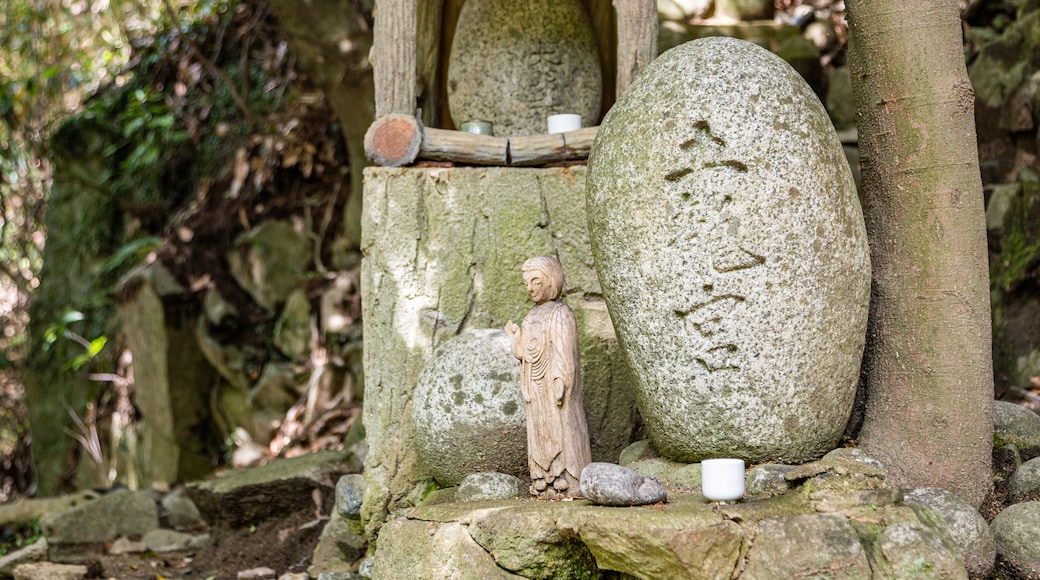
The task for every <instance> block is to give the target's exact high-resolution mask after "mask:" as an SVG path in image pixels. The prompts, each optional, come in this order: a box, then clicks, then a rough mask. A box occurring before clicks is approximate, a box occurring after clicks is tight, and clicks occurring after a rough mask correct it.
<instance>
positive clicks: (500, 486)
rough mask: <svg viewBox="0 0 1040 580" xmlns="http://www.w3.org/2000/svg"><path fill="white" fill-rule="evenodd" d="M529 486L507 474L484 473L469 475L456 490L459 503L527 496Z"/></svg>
mask: <svg viewBox="0 0 1040 580" xmlns="http://www.w3.org/2000/svg"><path fill="white" fill-rule="evenodd" d="M527 493H528V489H527V485H526V484H525V483H524V482H522V481H520V478H519V477H516V476H514V475H509V474H507V473H495V472H483V473H471V474H469V475H467V476H466V477H465V478H464V479H463V480H462V483H460V484H459V488H458V489H457V490H455V499H456V500H458V501H480V500H486V499H509V498H511V497H520V496H522V495H527Z"/></svg>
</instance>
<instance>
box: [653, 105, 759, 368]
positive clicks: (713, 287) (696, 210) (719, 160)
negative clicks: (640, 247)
mask: <svg viewBox="0 0 1040 580" xmlns="http://www.w3.org/2000/svg"><path fill="white" fill-rule="evenodd" d="M678 148H679V150H680V152H681V153H680V159H681V160H682V164H681V166H680V167H677V168H675V169H672V170H671V171H668V172H667V173H666V174H665V176H664V179H665V182H666V190H667V191H666V197H665V199H666V202H667V206H668V214H669V219H670V220H671V222H672V224H673V231H674V232H675V234H674V236H673V237H672V239H671V240H669V245H678V246H679V247H680V248H681V249H682V250H683V253H684V254H685V255H687V256H690V257H691V263H689V264H688V266H689V268H690V272H689V276H688V277H685V278H684V280H682V281H680V282H679V284H680V286H682V287H685V289H686V291H685V292H684V295H685V299H684V300H683V302H682V303H681V304H677V305H676V306H675V308H674V312H675V313H676V315H678V316H679V318H680V319H681V321H682V323H683V324H684V325H685V327H686V330H687V333H686V334H687V335H688V336H689V337H690V338H691V339H692V340H693V343H694V344H693V347H694V352H695V357H696V360H697V362H699V363H700V364H701V365H702V366H703V367H704V368H705V369H707V370H708V371H709V372H718V371H727V370H738V369H739V368H740V366H739V357H738V353H739V352H740V347H739V345H738V344H737V343H736V340H734V338H733V336H732V334H731V333H730V332H728V331H727V325H726V324H725V322H726V318H727V317H729V316H730V315H731V314H732V313H733V312H734V311H735V310H736V309H737V308H740V307H741V306H742V305H743V304H744V303H745V302H746V300H747V299H746V297H745V296H744V294H743V292H741V291H740V289H739V288H736V287H735V284H732V283H730V282H731V280H730V278H732V275H733V274H735V273H738V272H740V271H742V270H747V269H750V268H755V267H758V266H761V265H762V264H764V263H765V257H764V256H761V255H759V254H757V253H755V252H754V251H752V250H749V249H748V248H746V247H744V246H743V245H742V244H741V239H740V237H739V230H740V216H739V215H737V213H736V211H735V209H734V203H733V197H732V195H731V194H728V193H720V192H717V191H712V190H698V189H697V187H696V183H698V182H699V180H696V179H694V178H695V177H698V176H700V174H701V172H704V171H713V172H714V171H726V172H735V173H736V174H737V175H741V174H745V173H747V172H748V166H747V164H745V163H744V162H742V161H740V160H738V159H732V158H730V157H728V156H727V146H726V141H725V139H723V138H722V137H720V136H718V135H715V134H714V133H712V131H711V127H710V125H709V124H708V122H707V121H698V122H696V123H694V124H693V125H692V127H691V129H690V136H689V138H688V139H686V140H685V141H683V142H682V143H681V144H680V145H679V147H678Z"/></svg>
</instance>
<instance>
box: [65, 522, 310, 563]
mask: <svg viewBox="0 0 1040 580" xmlns="http://www.w3.org/2000/svg"><path fill="white" fill-rule="evenodd" d="M326 522H327V520H324V519H323V520H316V519H314V513H313V512H311V513H294V514H287V515H286V516H285V517H284V518H279V519H275V520H269V521H267V522H265V523H262V524H259V525H256V526H255V527H250V528H240V529H228V528H215V529H211V530H209V534H210V543H209V544H208V545H207V546H206V547H205V548H203V549H201V550H196V551H179V552H165V553H162V554H157V553H155V552H145V553H140V554H122V555H110V554H107V553H105V550H106V546H100V545H92V546H77V547H75V548H63V549H62V550H61V551H60V552H59V553H58V554H55V555H56V556H58V557H55V558H53V560H55V561H61V562H63V563H70V564H81V565H85V566H87V567H88V570H89V572H88V575H87V577H88V578H106V579H107V578H115V579H118V580H180V579H185V580H187V579H209V578H212V579H214V580H223V579H232V580H234V579H235V578H237V576H238V573H239V572H241V571H244V570H251V569H254V568H261V567H266V568H270V569H272V570H274V571H275V573H276V574H277V575H279V576H280V575H282V574H285V573H287V572H293V573H300V572H306V571H307V568H308V567H309V566H310V565H311V554H312V553H313V552H314V547H315V545H317V543H318V538H319V537H320V536H321V532H322V530H323V529H324V527H325V523H326Z"/></svg>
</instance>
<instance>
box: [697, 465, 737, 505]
mask: <svg viewBox="0 0 1040 580" xmlns="http://www.w3.org/2000/svg"><path fill="white" fill-rule="evenodd" d="M701 494H702V495H704V497H706V498H708V499H710V500H712V501H732V500H736V499H740V498H742V497H744V460H743V459H729V458H726V459H705V460H704V461H701Z"/></svg>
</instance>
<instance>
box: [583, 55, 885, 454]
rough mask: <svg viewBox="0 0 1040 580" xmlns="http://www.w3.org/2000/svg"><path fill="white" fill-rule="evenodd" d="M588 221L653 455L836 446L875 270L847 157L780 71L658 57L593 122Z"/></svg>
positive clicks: (809, 97) (703, 58) (772, 62)
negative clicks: (597, 121) (655, 452)
mask: <svg viewBox="0 0 1040 580" xmlns="http://www.w3.org/2000/svg"><path fill="white" fill-rule="evenodd" d="M585 205H586V208H587V212H588V223H589V237H590V241H591V245H592V250H593V257H594V259H595V262H596V266H597V270H598V272H599V279H600V283H601V285H602V289H603V296H604V299H605V300H606V303H607V306H608V308H609V310H610V313H611V317H612V319H613V322H614V327H615V329H616V331H617V334H618V338H619V341H620V343H621V344H622V345H624V347H625V348H624V350H625V355H626V357H627V360H628V362H629V363H630V366H631V368H632V370H633V371H634V374H635V375H636V387H637V389H638V390H639V391H640V397H639V401H640V412H641V413H642V415H643V418H644V420H645V422H646V425H647V428H648V430H649V433H650V438H651V440H652V441H653V444H654V447H655V448H656V449H657V450H658V451H660V453H661V454H662V455H664V456H665V457H668V458H670V459H673V460H677V461H684V462H695V461H699V460H700V459H703V458H708V457H739V458H742V459H744V460H745V461H747V462H749V463H762V462H770V461H772V462H781V463H801V462H804V461H807V460H810V459H813V458H815V457H819V456H820V455H822V454H823V453H825V452H826V451H829V450H831V449H833V448H834V447H835V446H836V444H837V442H838V440H839V439H840V437H841V435H842V432H843V430H844V428H845V425H846V423H847V421H848V418H849V414H850V412H851V408H852V403H853V399H854V397H855V393H856V387H857V383H858V380H859V364H860V359H861V357H862V353H863V345H864V341H865V332H866V321H867V306H868V301H869V291H870V258H869V252H868V248H867V240H866V229H865V227H864V223H863V215H862V211H861V208H860V205H859V202H858V200H857V197H856V190H855V185H854V183H853V179H852V174H851V171H850V170H849V166H848V163H847V162H846V161H845V158H844V153H843V151H842V147H841V143H840V142H839V141H838V137H837V135H836V134H835V132H834V129H833V127H832V125H831V123H830V120H829V119H828V117H827V113H826V111H824V109H823V106H822V105H821V104H820V102H819V99H818V98H817V97H816V96H815V95H814V94H813V92H812V90H811V89H810V88H809V87H808V86H807V85H806V84H805V82H804V81H803V80H802V79H801V78H800V77H799V76H798V74H797V73H796V72H795V71H794V70H793V69H792V68H791V67H790V66H788V65H787V64H786V63H784V62H783V61H782V60H781V59H780V58H778V57H776V56H775V55H773V54H771V53H769V52H768V51H766V50H764V49H761V48H758V47H757V46H755V45H753V44H751V43H747V42H743V41H738V40H734V39H726V38H706V39H701V40H697V41H693V42H690V43H687V44H684V45H682V46H680V47H677V48H675V49H672V50H670V51H668V52H667V53H665V54H663V55H661V56H660V57H659V58H658V59H657V60H655V61H653V62H652V63H651V64H650V65H649V66H648V67H647V69H646V70H645V71H644V72H643V74H642V75H641V76H640V77H639V79H637V80H636V82H635V83H634V84H633V85H632V86H631V87H630V88H629V90H628V91H627V92H626V93H625V94H624V95H622V97H621V98H620V99H619V100H618V102H617V103H616V104H615V105H614V107H613V108H612V109H611V111H610V112H609V113H608V114H607V117H606V118H605V119H604V121H603V123H602V125H601V127H600V130H599V133H598V135H597V137H596V140H595V142H594V144H593V147H592V152H591V156H590V159H589V176H588V181H587V186H586V204H585ZM642 296H653V297H654V298H653V300H641V299H639V297H642Z"/></svg>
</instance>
